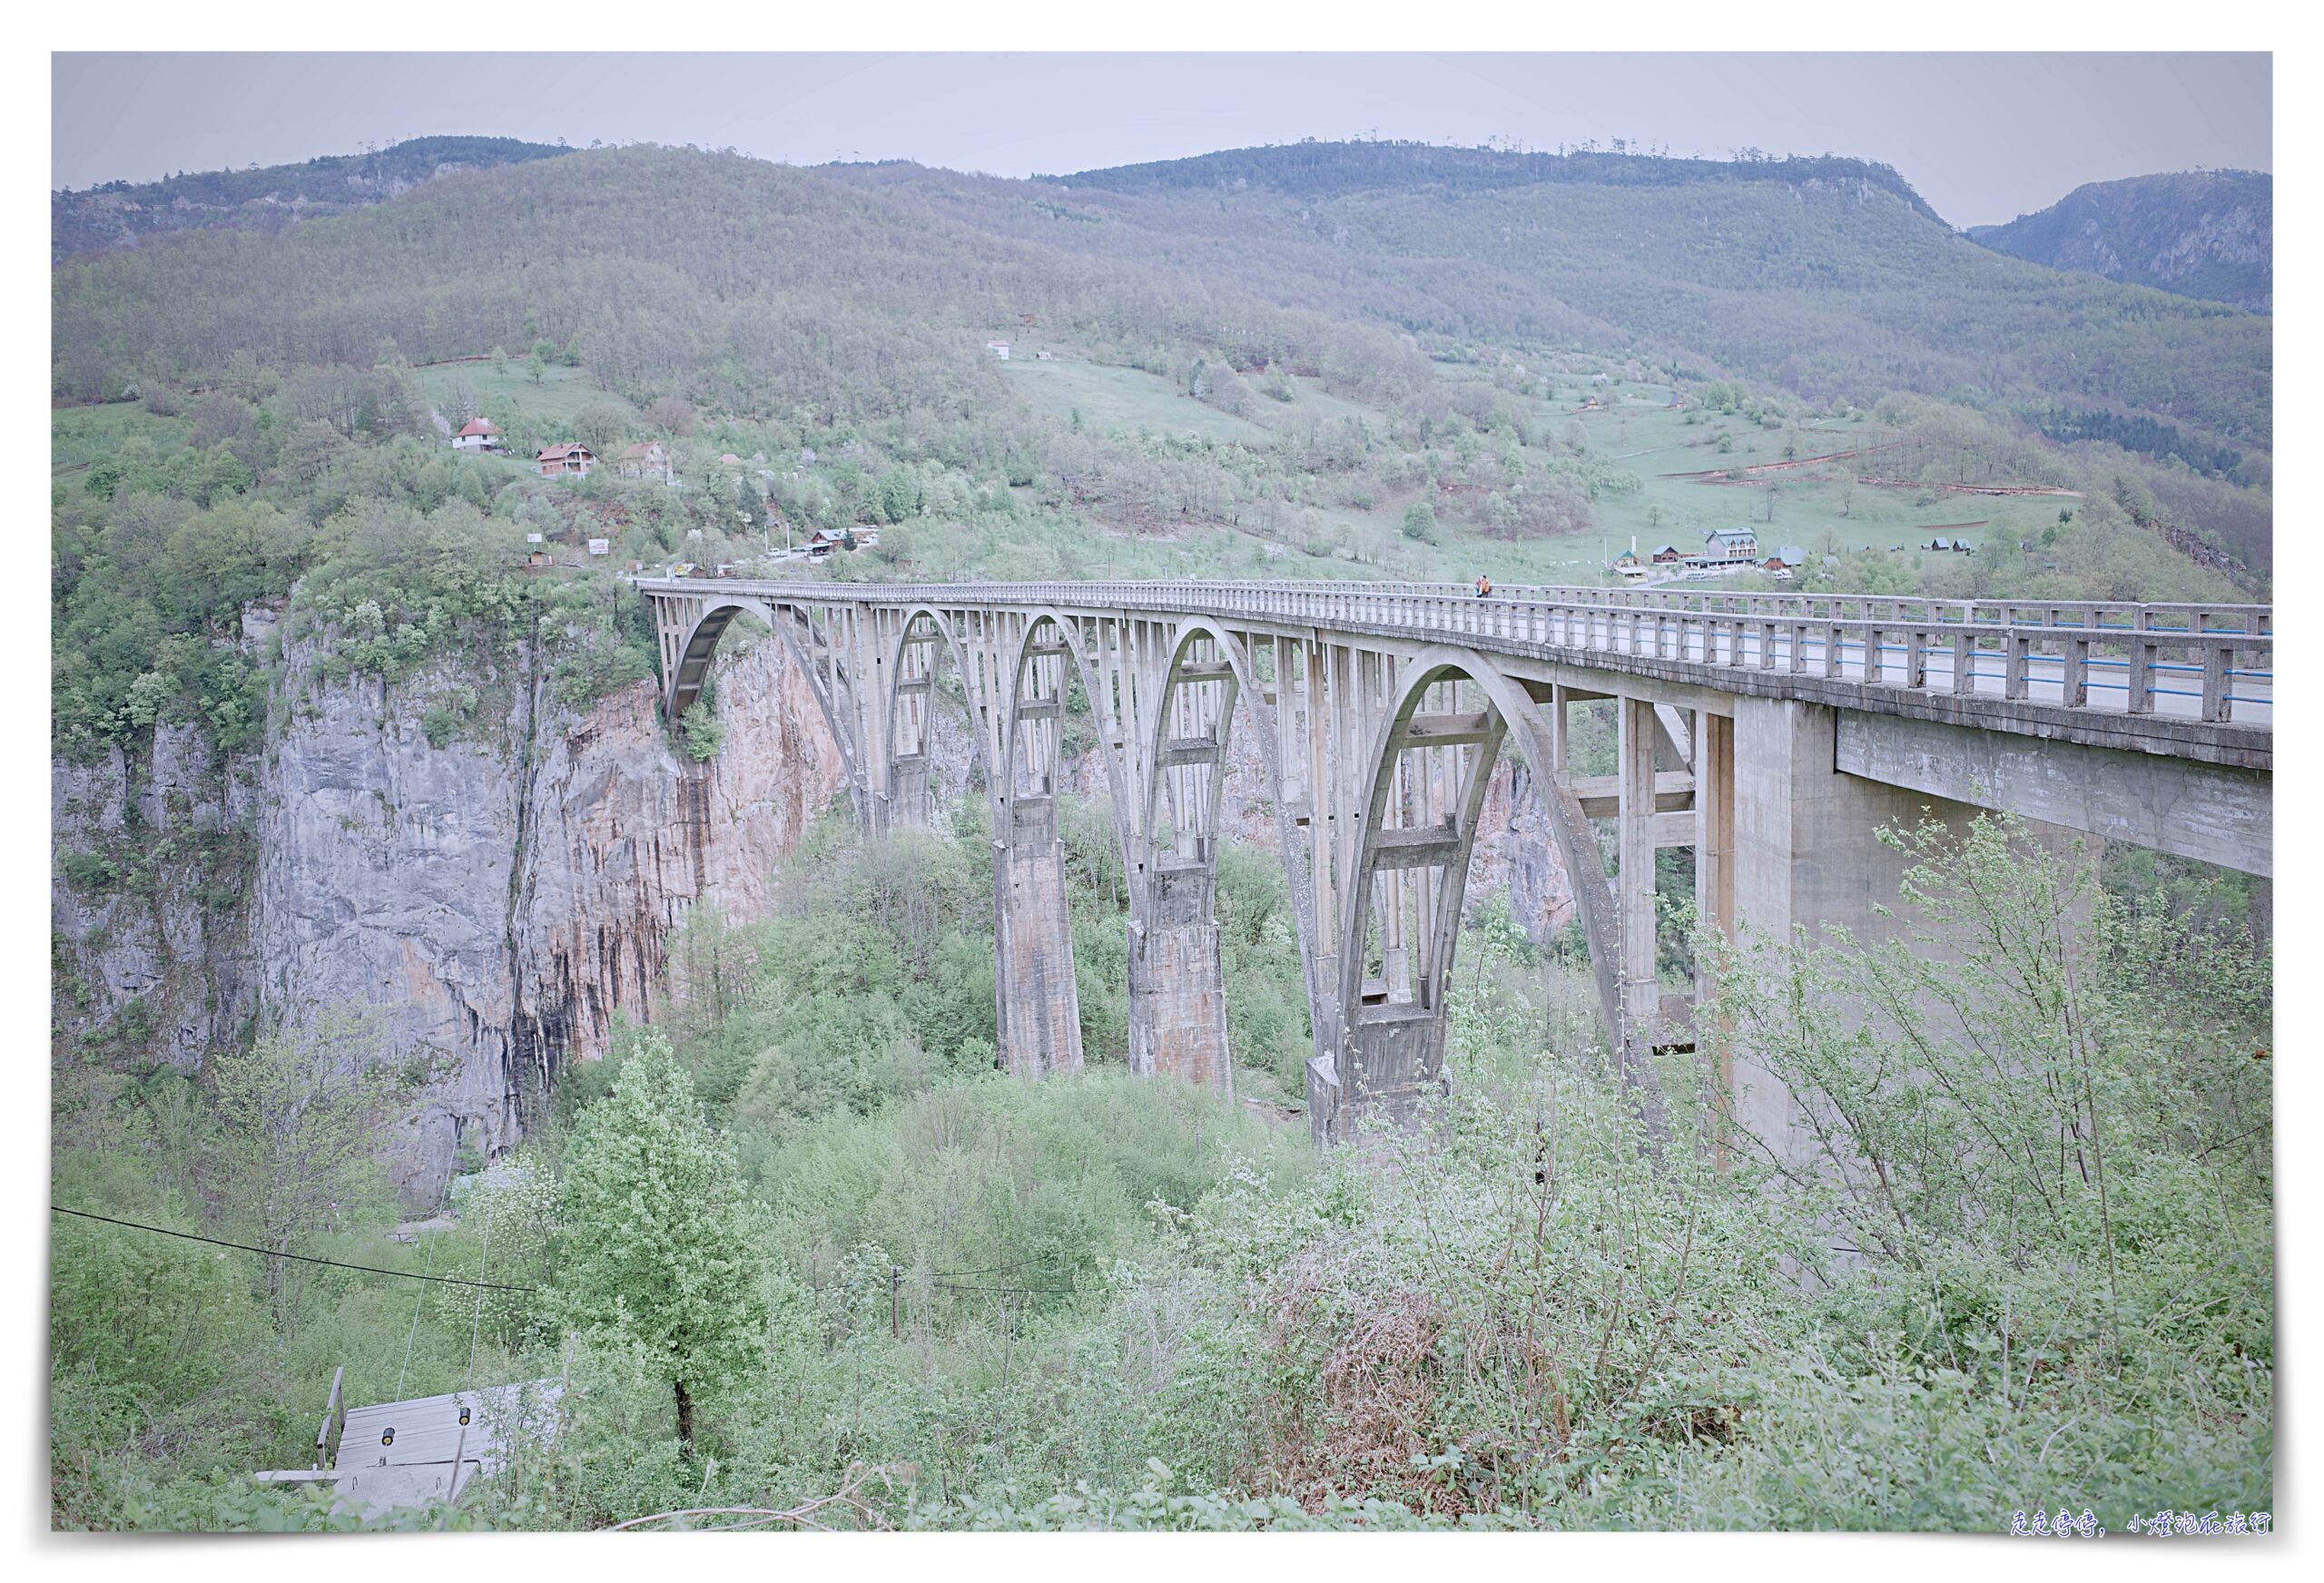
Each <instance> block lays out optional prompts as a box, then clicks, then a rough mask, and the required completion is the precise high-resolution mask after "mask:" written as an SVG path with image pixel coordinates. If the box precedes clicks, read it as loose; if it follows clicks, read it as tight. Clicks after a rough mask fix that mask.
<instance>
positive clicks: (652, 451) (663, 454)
mask: <svg viewBox="0 0 2324 1583" xmlns="http://www.w3.org/2000/svg"><path fill="white" fill-rule="evenodd" d="M614 459H615V461H616V462H617V463H619V464H620V467H621V476H622V477H625V478H659V479H661V480H662V482H664V483H665V484H667V483H670V482H672V481H673V480H675V477H677V475H676V473H675V471H674V470H673V469H672V467H671V466H670V451H669V447H667V446H665V445H664V444H663V443H662V442H661V441H660V440H658V439H649V440H646V441H645V442H643V443H642V444H638V445H634V446H631V447H629V448H628V449H627V450H625V451H624V452H622V453H621V455H620V456H618V457H615V458H614Z"/></svg>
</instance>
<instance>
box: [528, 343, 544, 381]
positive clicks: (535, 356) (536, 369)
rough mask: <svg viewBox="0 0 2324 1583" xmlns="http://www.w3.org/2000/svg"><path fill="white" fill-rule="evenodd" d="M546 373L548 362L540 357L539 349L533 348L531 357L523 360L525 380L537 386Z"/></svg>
mask: <svg viewBox="0 0 2324 1583" xmlns="http://www.w3.org/2000/svg"><path fill="white" fill-rule="evenodd" d="M547 372H548V360H547V359H546V358H543V357H542V356H541V349H540V348H538V347H535V348H534V349H533V350H532V355H531V356H530V357H527V359H525V378H527V379H530V380H531V381H532V382H533V383H534V384H536V385H537V384H539V383H540V382H541V379H542V377H543V376H544V375H546V374H547Z"/></svg>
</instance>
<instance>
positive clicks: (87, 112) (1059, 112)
mask: <svg viewBox="0 0 2324 1583" xmlns="http://www.w3.org/2000/svg"><path fill="white" fill-rule="evenodd" d="M53 70H54V90H55V98H54V134H55V135H54V152H53V155H52V159H51V165H50V180H51V183H52V185H54V186H73V187H86V186H90V185H94V184H95V183H97V182H107V181H113V180H115V179H126V180H129V181H150V180H153V179H154V178H156V177H159V176H162V175H166V174H169V173H171V172H175V171H180V170H185V171H198V170H216V169H218V168H220V167H222V166H241V165H248V164H253V163H255V164H261V165H270V164H281V163H286V162H291V161H297V160H305V159H309V158H311V157H313V156H315V155H317V154H330V153H350V152H355V151H356V150H358V149H359V148H360V147H361V146H362V145H364V144H365V143H375V144H376V143H392V142H397V141H399V140H401V139H403V138H407V137H418V136H422V135H426V134H429V133H480V134H487V135H495V136H504V137H520V138H527V139H530V140H533V141H535V142H542V143H555V142H556V140H557V139H558V138H560V137H562V138H565V139H566V140H567V141H569V142H571V143H574V144H576V145H579V146H586V144H587V143H589V142H590V141H591V140H592V139H602V140H604V141H605V142H607V143H615V142H630V141H644V142H652V143H699V144H702V145H703V146H704V147H708V148H724V147H730V146H731V147H734V148H736V149H740V150H741V151H743V152H745V153H751V154H755V155H758V156H759V157H761V158H763V159H770V160H782V161H787V162H792V163H794V164H819V163H822V162H824V161H827V160H832V159H911V160H918V161H920V162H922V163H924V164H931V165H943V166H948V167H950V168H951V169H954V170H965V171H984V172H991V173H993V174H996V175H1004V176H1023V175H1029V174H1031V173H1034V172H1048V173H1052V174H1058V173H1064V172H1072V171H1080V170H1092V169H1096V168H1098V167H1100V166H1105V165H1117V164H1128V163H1132V162H1137V161H1141V160H1159V159H1173V158H1177V157H1181V156H1184V155H1187V154H1196V153H1204V152H1209V151H1211V150H1214V149H1222V148H1236V147H1243V146H1246V145H1249V144H1253V143H1288V142H1292V141H1295V140H1296V139H1299V138H1302V137H1316V138H1326V139H1334V138H1345V137H1351V136H1356V135H1364V136H1372V135H1377V136H1380V137H1384V138H1416V139H1421V140H1423V141H1426V142H1430V143H1463V144H1475V143H1482V142H1484V141H1485V140H1486V139H1488V138H1504V139H1515V140H1519V141H1521V142H1522V143H1524V144H1525V145H1527V146H1528V147H1531V148H1537V149H1553V148H1555V147H1557V146H1558V145H1559V144H1560V143H1581V142H1583V141H1586V140H1589V139H1596V140H1597V141H1598V142H1600V143H1601V144H1602V143H1605V142H1607V141H1608V140H1609V139H1611V138H1617V137H1619V138H1624V139H1630V140H1635V141H1637V142H1640V143H1648V144H1662V145H1667V146H1668V147H1669V151H1670V152H1672V153H1675V154H1691V153H1697V152H1700V153H1703V154H1706V155H1710V156H1714V157H1720V158H1724V157H1726V156H1727V155H1728V153H1729V152H1730V151H1733V150H1736V149H1740V148H1747V147H1752V148H1758V149H1760V150H1763V151H1764V152H1768V153H1769V154H1783V153H1808V154H1813V153H1825V152H1831V153H1839V154H1851V155H1855V156H1857V157H1860V158H1865V159H1873V160H1882V161H1886V162H1887V163H1889V164H1892V165H1895V166H1896V168H1897V169H1898V170H1899V171H1901V172H1904V175H1905V179H1906V180H1908V181H1910V182H1912V183H1913V184H1914V185H1915V187H1917V188H1918V189H1919V190H1920V192H1921V194H1922V195H1923V196H1924V197H1925V198H1926V199H1927V200H1928V201H1929V202H1930V203H1931V204H1933V205H1934V206H1935V209H1936V211H1937V212H1938V213H1940V214H1942V215H1944V216H1945V219H1947V220H1949V221H1953V222H1954V223H1955V224H1956V225H1974V224H1982V223H1984V222H1987V221H2005V220H2009V219H2012V218H2014V217H2015V216H2016V215H2018V214H2021V213H2024V212H2028V211H2033V210H2036V209H2041V208H2044V207H2046V206H2048V205H2049V204H2051V203H2053V202H2056V201H2057V200H2058V199H2059V198H2061V197H2063V196H2064V194H2065V193H2067V192H2071V191H2072V190H2073V188H2075V187H2077V186H2079V185H2081V184H2082V183H2083V182H2097V181H2106V180H2110V179H2112V178H2114V177H2119V176H2132V175H2141V174H2144V173H2147V172H2154V171H2177V170H2187V169H2191V168H2192V167H2194V166H2197V165H2208V166H2212V167H2219V166H2238V167H2242V168H2245V169H2252V170H2262V171H2264V170H2270V169H2272V168H2273V159H2272V147H2271V143H2270V123H2271V122H2272V118H2273V108H2274V106H2273V86H2272V70H2271V66H2270V57H2269V56H2267V55H2264V54H2014V55H2008V54H1982V55H1976V54H1949V55H1936V54H1926V55H1900V54H1880V55H1839V54H1828V55H1815V54H1725V55H1711V54H1683V55H1682V54H1666V55H1655V54H1502V55H1474V54H1368V55H1365V54H1333V55H1295V54H1285V55H1163V54H1150V55H1137V54H1111V55H1071V54H1050V55H1039V54H1018V55H1000V54H995V55H928V54H884V55H882V54H794V55H770V54H716V55H705V54H636V55H520V54H489V55H486V54H470V55H454V54H432V55H419V54H363V55H355V54H275V55H258V54H58V55H56V56H55V57H54V67H53Z"/></svg>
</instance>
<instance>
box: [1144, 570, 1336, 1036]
mask: <svg viewBox="0 0 2324 1583" xmlns="http://www.w3.org/2000/svg"><path fill="white" fill-rule="evenodd" d="M1199 637H1207V638H1209V639H1210V640H1211V641H1212V642H1213V643H1214V644H1216V646H1217V648H1218V652H1219V653H1220V654H1222V655H1224V656H1225V658H1226V664H1227V665H1228V666H1229V667H1230V673H1231V675H1232V678H1233V682H1234V689H1235V692H1234V696H1233V697H1232V698H1231V699H1230V700H1229V701H1228V703H1227V706H1226V708H1225V709H1224V710H1222V711H1221V713H1220V716H1219V735H1218V742H1219V756H1220V762H1221V765H1222V772H1221V774H1220V776H1219V778H1218V779H1219V782H1221V783H1222V784H1223V782H1224V781H1225V774H1224V771H1223V766H1224V764H1225V762H1226V755H1227V753H1228V752H1230V751H1231V750H1232V748H1233V746H1234V742H1235V736H1234V733H1235V723H1236V720H1237V719H1240V718H1244V717H1248V718H1249V720H1250V723H1251V727H1252V732H1253V734H1254V735H1255V736H1256V738H1257V739H1258V744H1259V767H1260V769H1261V771H1262V772H1264V774H1265V778H1266V793H1267V801H1268V802H1269V803H1270V804H1271V805H1272V806H1273V807H1274V809H1275V833H1276V838H1277V845H1278V846H1279V848H1280V849H1281V856H1282V859H1283V865H1284V877H1285V880H1286V881H1287V882H1288V883H1289V885H1290V888H1291V897H1292V904H1293V909H1294V911H1295V913H1296V914H1297V915H1298V916H1299V917H1300V919H1302V925H1301V928H1300V929H1299V931H1298V932H1299V954H1300V956H1301V958H1302V959H1303V965H1304V966H1305V968H1306V970H1307V980H1308V987H1309V990H1310V993H1311V994H1312V993H1313V992H1314V990H1315V988H1316V987H1317V986H1316V983H1315V972H1316V969H1315V941H1314V939H1312V938H1311V937H1312V935H1313V933H1314V931H1313V930H1312V929H1309V928H1307V927H1306V924H1305V920H1306V919H1308V918H1310V917H1311V916H1312V915H1313V912H1314V909H1315V886H1314V881H1313V880H1312V878H1311V876H1310V875H1309V874H1308V871H1307V866H1306V863H1305V860H1303V858H1302V856H1301V853H1300V844H1299V837H1298V830H1297V827H1296V826H1295V823H1294V822H1293V819H1292V814H1291V810H1290V808H1289V806H1288V805H1287V804H1286V803H1285V800H1284V791H1283V765H1282V762H1281V760H1280V758H1279V756H1278V754H1277V753H1276V751H1275V733H1273V732H1271V731H1268V730H1266V729H1265V726H1266V725H1267V724H1268V722H1267V721H1265V720H1263V719H1261V718H1260V713H1261V712H1262V711H1263V710H1272V709H1275V708H1279V707H1281V704H1280V702H1279V701H1278V703H1275V704H1269V703H1266V702H1265V697H1266V694H1265V690H1264V689H1263V688H1262V687H1261V686H1260V684H1259V679H1258V674H1257V673H1256V671H1255V670H1254V669H1253V668H1252V665H1251V656H1250V655H1249V654H1247V653H1246V651H1245V649H1244V647H1243V644H1242V643H1241V641H1240V640H1238V639H1237V638H1236V637H1234V636H1232V635H1231V634H1229V633H1228V632H1227V631H1226V628H1225V627H1223V626H1220V625H1219V624H1216V622H1213V621H1211V620H1209V619H1208V618H1206V617H1204V616H1199V615H1197V616H1190V617H1188V618H1187V620H1185V621H1183V622H1181V623H1180V624H1178V628H1177V633H1176V634H1174V636H1173V637H1172V639H1171V643H1170V664H1169V668H1168V670H1167V672H1166V673H1165V674H1164V677H1163V685H1162V704H1161V706H1160V707H1159V708H1158V709H1157V719H1158V721H1159V723H1160V731H1159V732H1157V736H1159V735H1162V734H1165V733H1167V729H1168V703H1169V698H1170V694H1171V693H1173V692H1174V691H1176V689H1177V685H1178V683H1179V682H1180V680H1181V679H1182V674H1183V670H1184V665H1185V661H1186V654H1187V647H1188V645H1189V644H1191V643H1192V641H1193V640H1194V639H1196V638H1199ZM1278 681H1280V678H1278ZM1160 746H1161V743H1160V742H1159V741H1157V742H1156V743H1155V748H1156V750H1157V751H1156V752H1153V753H1151V754H1150V755H1149V757H1148V759H1147V762H1148V763H1150V764H1154V765H1157V766H1158V765H1159V764H1160V762H1161V756H1160V753H1159V751H1158V750H1159V748H1160ZM1151 798H1152V789H1151V788H1148V789H1147V800H1148V802H1149V805H1150V802H1151ZM1147 828H1148V829H1151V828H1152V827H1151V824H1150V823H1149V824H1148V826H1147ZM1212 866H1213V867H1216V853H1213V855H1212Z"/></svg>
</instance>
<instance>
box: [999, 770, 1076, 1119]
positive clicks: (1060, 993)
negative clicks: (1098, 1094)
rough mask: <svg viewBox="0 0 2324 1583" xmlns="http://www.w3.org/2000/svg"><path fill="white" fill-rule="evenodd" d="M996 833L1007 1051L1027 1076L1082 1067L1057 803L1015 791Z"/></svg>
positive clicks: (1004, 1055) (1003, 1044)
mask: <svg viewBox="0 0 2324 1583" xmlns="http://www.w3.org/2000/svg"><path fill="white" fill-rule="evenodd" d="M1005 817H1006V819H1007V821H1008V823H1007V827H1006V829H1005V830H1003V831H999V832H996V834H995V836H994V839H993V843H992V845H993V852H992V883H993V909H992V930H993V945H994V948H995V953H994V960H995V978H996V984H997V988H998V992H999V1005H998V1008H997V1009H998V1015H999V1023H1000V1057H1001V1061H1002V1063H1003V1064H1004V1065H1005V1066H1007V1067H1008V1068H1009V1070H1010V1071H1011V1072H1014V1073H1015V1074H1016V1075H1017V1076H1019V1077H1048V1076H1049V1074H1050V1073H1052V1072H1078V1071H1079V1070H1080V1069H1081V1002H1080V998H1079V997H1078V995H1077V994H1076V993H1075V992H1074V987H1073V926H1072V921H1071V919H1069V918H1068V915H1067V911H1066V902H1065V848H1064V845H1063V843H1062V842H1060V841H1059V840H1058V835H1057V804H1056V803H1055V802H1054V801H1052V800H1050V799H1049V798H1047V797H1021V796H1020V797H1014V798H1011V799H1009V801H1008V803H1007V804H1006V806H1005Z"/></svg>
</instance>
